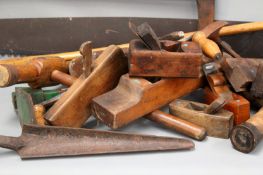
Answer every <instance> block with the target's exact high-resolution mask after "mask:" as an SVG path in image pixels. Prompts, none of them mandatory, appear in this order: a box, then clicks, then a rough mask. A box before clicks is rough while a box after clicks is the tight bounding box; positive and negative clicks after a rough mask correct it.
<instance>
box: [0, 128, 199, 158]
mask: <svg viewBox="0 0 263 175" xmlns="http://www.w3.org/2000/svg"><path fill="white" fill-rule="evenodd" d="M0 147H3V148H7V149H12V150H14V151H16V152H17V153H18V154H19V155H20V157H21V158H22V159H32V158H45V157H62V156H63V157H64V156H79V155H95V154H107V153H129V152H145V151H168V150H170V151H173V150H187V149H192V148H194V143H193V142H192V141H190V140H186V139H179V138H171V137H157V136H147V135H135V134H126V133H123V132H122V133H120V132H110V131H98V130H92V129H80V128H78V129H76V128H63V127H50V126H45V127H41V126H36V125H25V126H23V130H22V135H21V136H20V137H8V136H0Z"/></svg>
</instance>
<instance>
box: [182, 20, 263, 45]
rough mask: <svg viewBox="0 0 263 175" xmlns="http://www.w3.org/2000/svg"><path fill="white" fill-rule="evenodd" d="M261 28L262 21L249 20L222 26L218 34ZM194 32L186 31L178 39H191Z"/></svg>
mask: <svg viewBox="0 0 263 175" xmlns="http://www.w3.org/2000/svg"><path fill="white" fill-rule="evenodd" d="M261 30H263V22H261V21H259V22H250V23H242V24H235V25H230V26H224V27H222V28H221V29H220V30H219V31H218V35H219V36H228V35H235V34H240V33H247V32H256V31H261ZM194 33H195V32H188V33H185V36H184V38H182V39H180V40H179V41H189V40H191V39H192V37H193V35H194Z"/></svg>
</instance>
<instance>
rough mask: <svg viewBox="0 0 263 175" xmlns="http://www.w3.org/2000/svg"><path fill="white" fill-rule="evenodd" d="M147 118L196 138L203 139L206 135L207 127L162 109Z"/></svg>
mask: <svg viewBox="0 0 263 175" xmlns="http://www.w3.org/2000/svg"><path fill="white" fill-rule="evenodd" d="M146 118H147V119H149V120H151V121H154V122H157V123H160V124H162V125H164V126H166V127H168V128H171V129H173V130H176V131H177V132H179V133H182V134H184V135H187V136H189V137H192V138H194V139H196V140H203V139H204V138H205V136H206V130H205V128H203V127H200V126H198V125H196V124H193V123H191V122H188V121H186V120H183V119H180V118H178V117H176V116H173V115H171V114H167V113H165V112H162V111H160V110H155V111H154V112H152V113H151V114H150V115H148V116H146Z"/></svg>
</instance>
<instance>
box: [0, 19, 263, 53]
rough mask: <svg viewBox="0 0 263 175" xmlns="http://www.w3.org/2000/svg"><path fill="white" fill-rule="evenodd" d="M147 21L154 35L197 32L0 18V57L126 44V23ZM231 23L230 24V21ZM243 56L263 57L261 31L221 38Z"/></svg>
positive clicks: (190, 26) (182, 22)
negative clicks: (89, 44)
mask: <svg viewBox="0 0 263 175" xmlns="http://www.w3.org/2000/svg"><path fill="white" fill-rule="evenodd" d="M129 20H132V21H133V22H134V23H135V24H140V23H143V22H148V23H149V24H150V25H151V26H152V28H153V29H154V30H155V32H156V33H157V35H159V36H161V35H164V34H166V33H169V32H172V31H175V30H183V31H185V32H187V31H193V30H196V29H197V20H191V19H166V18H159V19H158V18H127V17H100V18H39V19H0V26H1V27H0V33H1V39H0V54H1V53H12V51H13V52H14V53H16V54H27V55H28V54H41V53H54V52H63V51H73V50H77V49H78V48H79V46H80V44H81V43H82V42H83V41H86V40H92V41H93V45H94V47H100V46H106V45H109V44H121V43H127V42H129V41H130V40H131V39H133V38H135V36H134V35H133V34H132V32H131V31H130V29H129V28H128V21H129ZM232 23H233V22H232ZM224 39H225V40H226V41H228V42H229V43H230V44H231V46H232V47H233V49H235V50H236V51H237V52H238V53H240V55H241V56H243V57H263V53H262V52H261V48H262V45H263V42H259V41H262V39H263V32H254V33H250V34H240V35H233V36H227V37H224Z"/></svg>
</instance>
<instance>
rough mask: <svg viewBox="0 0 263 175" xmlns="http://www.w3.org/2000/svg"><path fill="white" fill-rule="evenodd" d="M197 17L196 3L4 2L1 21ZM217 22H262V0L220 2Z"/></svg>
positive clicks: (158, 0) (176, 0)
mask: <svg viewBox="0 0 263 175" xmlns="http://www.w3.org/2000/svg"><path fill="white" fill-rule="evenodd" d="M88 16H90V17H105V16H126V17H130V16H132V17H158V18H189V19H193V18H197V10H196V2H195V0H0V18H38V17H42V18H45V17H88ZM215 17H216V19H220V20H234V21H260V20H262V17H263V10H262V0H216V15H215Z"/></svg>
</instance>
